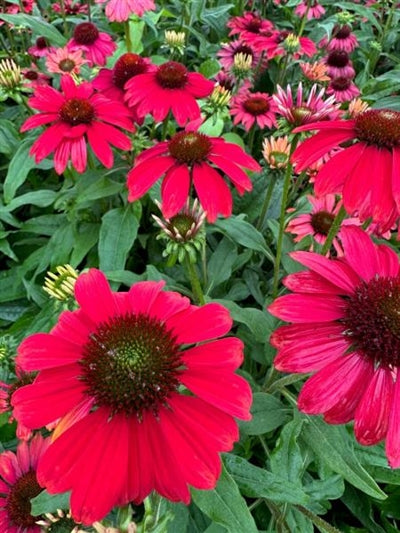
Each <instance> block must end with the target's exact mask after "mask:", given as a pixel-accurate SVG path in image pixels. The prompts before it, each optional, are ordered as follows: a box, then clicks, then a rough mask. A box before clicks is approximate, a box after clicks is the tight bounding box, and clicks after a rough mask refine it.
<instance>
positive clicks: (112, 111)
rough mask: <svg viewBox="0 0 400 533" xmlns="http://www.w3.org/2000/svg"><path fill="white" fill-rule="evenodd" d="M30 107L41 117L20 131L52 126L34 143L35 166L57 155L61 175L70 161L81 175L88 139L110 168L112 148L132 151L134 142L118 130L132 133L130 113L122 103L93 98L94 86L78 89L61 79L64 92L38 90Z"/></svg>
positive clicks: (30, 119)
mask: <svg viewBox="0 0 400 533" xmlns="http://www.w3.org/2000/svg"><path fill="white" fill-rule="evenodd" d="M29 105H30V106H31V107H33V108H34V109H38V110H39V111H41V113H39V114H37V115H34V116H32V117H30V118H28V119H27V120H26V121H25V123H24V124H23V125H22V128H21V131H27V130H30V129H33V128H37V127H38V126H41V125H43V124H49V123H53V124H52V125H51V126H50V127H49V128H47V129H46V131H45V132H44V133H42V134H41V135H40V136H39V138H38V139H37V140H36V141H35V142H34V144H33V146H32V148H31V150H30V155H31V156H34V157H35V161H36V163H38V162H39V161H41V160H42V159H44V158H45V157H47V156H48V155H49V154H50V153H51V152H53V151H54V152H55V155H54V163H55V170H56V172H57V173H58V174H62V173H63V172H64V170H65V168H66V166H67V163H68V160H69V159H71V161H72V164H73V166H74V167H75V169H76V170H77V171H78V172H84V171H85V169H86V159H87V153H86V139H85V138H86V137H87V139H88V141H89V144H90V146H91V148H92V150H93V152H94V153H95V154H96V156H97V157H98V158H99V160H100V161H101V162H102V163H103V165H104V166H105V167H107V168H110V167H111V166H112V164H113V161H114V157H113V154H112V151H111V148H110V144H111V145H113V146H116V147H117V148H121V149H122V150H129V149H130V147H131V141H130V139H129V137H127V136H126V135H125V134H124V133H121V132H120V131H119V130H118V129H117V128H116V127H115V126H119V127H122V128H125V129H127V130H129V131H132V129H133V126H132V123H131V120H130V119H129V110H128V109H127V108H126V107H125V106H124V105H123V104H121V103H119V102H115V101H112V100H109V99H108V98H105V97H104V96H103V95H101V94H94V88H93V86H92V84H91V83H89V82H83V83H81V84H80V85H75V82H74V81H73V79H72V77H71V76H69V75H65V76H63V77H62V78H61V92H59V91H57V90H56V89H54V88H53V87H48V86H45V87H38V88H37V89H36V92H35V94H34V96H33V97H31V98H30V99H29Z"/></svg>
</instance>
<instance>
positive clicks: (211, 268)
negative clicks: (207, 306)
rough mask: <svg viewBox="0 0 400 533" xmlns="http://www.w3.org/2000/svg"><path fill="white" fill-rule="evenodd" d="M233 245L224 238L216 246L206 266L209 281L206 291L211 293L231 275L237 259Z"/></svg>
mask: <svg viewBox="0 0 400 533" xmlns="http://www.w3.org/2000/svg"><path fill="white" fill-rule="evenodd" d="M237 256H238V254H237V251H236V246H235V244H234V243H233V242H232V241H231V240H230V239H228V238H226V237H224V238H223V239H222V240H221V242H220V243H219V244H218V246H217V248H216V249H215V251H214V253H213V254H212V256H211V257H210V259H209V261H208V264H207V274H208V279H209V280H210V284H209V287H208V289H207V291H212V289H214V288H215V287H218V285H220V284H221V283H223V282H224V281H226V280H227V279H229V278H230V277H231V275H232V268H233V265H234V263H235V261H236V259H237Z"/></svg>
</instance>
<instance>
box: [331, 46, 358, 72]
mask: <svg viewBox="0 0 400 533" xmlns="http://www.w3.org/2000/svg"><path fill="white" fill-rule="evenodd" d="M323 61H324V63H325V64H326V66H327V70H328V75H329V76H330V77H331V78H340V77H343V78H354V76H355V75H356V71H355V70H354V68H353V63H352V62H351V60H350V57H349V54H348V53H347V52H345V51H344V50H333V51H332V52H330V53H329V54H328V55H327V56H326V57H325V58H324V59H323Z"/></svg>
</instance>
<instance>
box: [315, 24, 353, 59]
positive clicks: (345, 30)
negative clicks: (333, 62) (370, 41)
mask: <svg viewBox="0 0 400 533" xmlns="http://www.w3.org/2000/svg"><path fill="white" fill-rule="evenodd" d="M319 45H320V46H326V47H327V49H328V51H329V52H332V51H334V50H343V51H344V52H347V53H348V54H350V53H351V52H353V50H354V49H355V48H356V47H357V46H358V41H357V37H356V36H355V35H354V34H353V33H351V28H350V26H348V25H347V24H345V25H344V26H339V25H336V26H335V27H334V28H333V31H332V37H331V39H330V40H329V41H328V38H327V37H324V38H323V39H322V40H321V41H320V43H319Z"/></svg>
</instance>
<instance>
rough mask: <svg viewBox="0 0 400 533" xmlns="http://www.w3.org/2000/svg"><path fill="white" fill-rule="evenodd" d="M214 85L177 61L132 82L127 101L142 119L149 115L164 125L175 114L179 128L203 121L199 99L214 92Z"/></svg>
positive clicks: (128, 89) (136, 77)
mask: <svg viewBox="0 0 400 533" xmlns="http://www.w3.org/2000/svg"><path fill="white" fill-rule="evenodd" d="M213 87H214V84H213V83H212V81H210V80H207V79H206V78H205V77H204V76H203V75H202V74H200V73H198V72H189V71H188V70H187V68H186V67H185V66H184V65H182V63H178V62H176V61H167V62H166V63H163V64H162V65H160V66H158V67H157V68H156V69H155V70H151V71H149V72H145V73H144V74H139V75H138V76H135V78H134V79H133V80H129V81H128V82H127V83H126V85H125V89H126V97H125V100H126V102H127V103H128V105H130V106H133V107H135V109H136V112H137V114H138V115H139V117H144V116H146V115H147V113H150V114H151V115H153V117H154V120H156V121H157V122H160V121H162V120H164V119H165V118H166V116H167V115H168V113H169V111H171V112H172V114H173V116H174V118H175V120H176V121H177V123H178V124H179V126H184V125H185V123H186V122H187V121H188V120H189V121H191V120H195V119H198V118H200V108H199V106H198V103H197V102H196V99H197V98H205V97H206V96H208V95H209V94H211V93H212V90H213Z"/></svg>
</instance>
